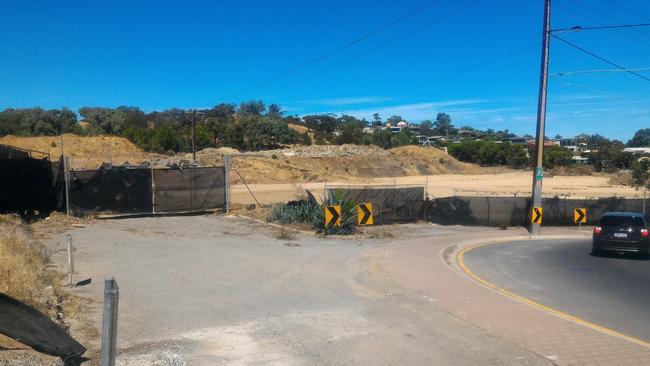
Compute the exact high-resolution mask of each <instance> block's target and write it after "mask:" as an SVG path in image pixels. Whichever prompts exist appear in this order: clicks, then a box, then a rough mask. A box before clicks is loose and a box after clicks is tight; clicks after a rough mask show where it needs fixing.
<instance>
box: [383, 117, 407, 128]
mask: <svg viewBox="0 0 650 366" xmlns="http://www.w3.org/2000/svg"><path fill="white" fill-rule="evenodd" d="M403 120H404V119H403V118H402V116H398V115H392V116H390V117H388V119H387V120H386V123H387V124H390V125H391V126H395V125H397V124H398V123H400V122H402V121H403Z"/></svg>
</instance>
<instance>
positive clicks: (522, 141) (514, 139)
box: [503, 136, 528, 145]
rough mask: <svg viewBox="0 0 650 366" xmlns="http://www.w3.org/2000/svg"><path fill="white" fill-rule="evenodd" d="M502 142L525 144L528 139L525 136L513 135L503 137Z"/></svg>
mask: <svg viewBox="0 0 650 366" xmlns="http://www.w3.org/2000/svg"><path fill="white" fill-rule="evenodd" d="M503 142H509V143H511V144H513V145H526V144H527V143H528V139H527V138H525V137H519V136H515V137H507V138H505V139H503Z"/></svg>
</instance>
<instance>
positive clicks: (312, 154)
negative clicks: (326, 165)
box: [244, 144, 388, 158]
mask: <svg viewBox="0 0 650 366" xmlns="http://www.w3.org/2000/svg"><path fill="white" fill-rule="evenodd" d="M244 155H261V156H270V157H273V156H276V157H278V156H297V157H304V158H325V157H345V156H366V155H373V156H386V155H388V153H387V152H386V150H384V149H382V148H380V147H377V146H375V145H352V144H345V145H310V146H305V145H293V146H289V147H287V148H283V149H274V150H264V151H257V152H250V153H244Z"/></svg>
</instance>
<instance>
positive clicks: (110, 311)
mask: <svg viewBox="0 0 650 366" xmlns="http://www.w3.org/2000/svg"><path fill="white" fill-rule="evenodd" d="M119 298H120V289H119V287H118V286H117V282H116V281H115V278H113V277H110V278H107V279H105V280H104V316H103V320H102V349H101V357H100V366H115V354H116V349H117V310H118V304H119Z"/></svg>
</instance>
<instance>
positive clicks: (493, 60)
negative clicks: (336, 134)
mask: <svg viewBox="0 0 650 366" xmlns="http://www.w3.org/2000/svg"><path fill="white" fill-rule="evenodd" d="M539 44H540V42H539V41H536V42H535V43H534V44H531V45H529V46H526V47H521V48H518V49H515V50H512V51H511V52H506V53H504V54H501V55H500V56H497V57H493V58H491V59H489V60H486V61H482V62H478V63H475V64H473V65H470V66H467V67H465V68H462V69H460V70H456V71H451V72H447V73H445V74H443V75H440V76H438V77H435V78H433V79H430V80H428V81H425V82H423V83H420V84H417V85H414V86H411V87H408V88H405V89H402V90H401V91H399V92H395V93H391V95H392V96H400V95H404V94H407V93H409V92H411V91H413V90H417V89H420V88H423V87H425V86H429V85H432V84H434V83H435V82H437V81H439V80H444V79H446V78H450V77H453V76H458V75H462V74H464V73H467V72H469V71H475V70H477V69H481V68H482V67H485V66H487V65H490V64H493V63H498V62H499V61H503V60H505V59H508V60H509V59H512V57H513V56H516V54H517V53H523V52H525V51H528V50H531V49H533V48H537V47H539ZM373 102H374V101H366V102H363V103H358V104H357V108H358V106H360V105H364V104H370V103H373ZM343 112H345V110H344V109H340V110H338V111H329V112H327V113H330V114H337V113H343Z"/></svg>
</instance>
